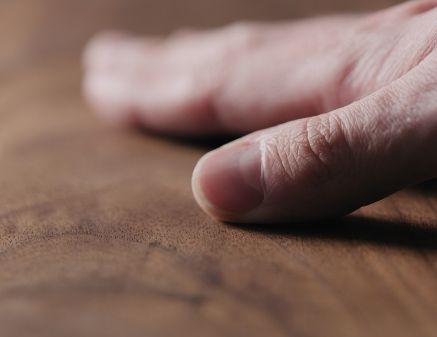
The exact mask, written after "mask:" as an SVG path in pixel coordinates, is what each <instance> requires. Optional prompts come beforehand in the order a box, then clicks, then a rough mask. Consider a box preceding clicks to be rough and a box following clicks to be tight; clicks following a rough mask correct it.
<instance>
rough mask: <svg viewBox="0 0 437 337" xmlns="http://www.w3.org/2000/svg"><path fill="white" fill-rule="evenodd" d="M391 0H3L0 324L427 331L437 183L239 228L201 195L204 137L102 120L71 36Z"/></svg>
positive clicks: (96, 332)
mask: <svg viewBox="0 0 437 337" xmlns="http://www.w3.org/2000/svg"><path fill="white" fill-rule="evenodd" d="M394 2H396V1H377V0H373V1H368V0H361V1H349V0H336V1H323V0H307V1H297V0H294V1H292V0H275V1H271V0H257V1H251V2H247V1H244V0H221V1H214V0H184V1H174V0H173V1H172V0H161V1H158V2H152V1H146V0H145V1H140V0H87V1H82V0H81V1H71V0H18V1H17V0H2V1H0V32H1V33H0V46H1V47H0V164H1V171H0V191H1V193H0V335H1V336H11V337H12V336H17V337H18V336H20V337H21V336H45V337H47V336H49V337H50V336H56V337H63V336H76V337H80V336H105V337H111V336H212V337H214V336H320V337H329V336H333V337H334V336H335V337H338V336H348V337H349V336H381V337H387V336H435V335H436V334H437V320H436V319H435V316H436V312H437V187H436V184H433V183H429V184H427V185H424V186H421V187H417V188H412V189H410V190H406V191H402V192H400V193H398V194H396V195H394V196H392V197H390V198H388V199H386V200H383V201H381V202H379V203H377V204H374V205H372V206H369V207H367V208H364V209H362V210H360V211H359V212H357V213H355V214H353V215H351V216H349V217H347V218H345V219H341V220H336V221H332V222H326V223H321V224H311V225H308V224H302V225H293V226H286V227H268V228H267V227H263V228H257V227H243V226H242V227H237V226H229V225H226V224H222V223H219V222H216V221H214V220H211V219H209V218H208V217H207V216H205V215H204V214H203V213H202V212H201V211H200V210H199V209H198V207H197V206H196V204H195V202H194V200H193V198H192V195H191V189H190V175H191V171H192V169H193V167H194V165H195V163H196V160H197V159H198V158H199V157H200V156H201V155H202V154H203V153H204V152H205V151H206V150H208V146H207V145H205V144H200V143H198V144H196V143H188V142H185V143H184V142H181V141H176V140H171V139H165V138H160V137H157V136H152V135H147V134H143V133H139V132H134V131H131V132H130V131H121V130H113V129H109V128H108V127H106V126H104V125H102V124H101V123H100V122H99V121H96V120H95V119H94V117H93V115H92V114H91V113H90V111H89V110H88V109H87V108H86V106H85V105H84V103H83V102H82V99H81V96H80V78H81V69H80V51H81V49H82V47H83V44H84V43H85V41H86V40H87V39H88V38H89V37H90V36H91V35H92V34H93V33H94V32H96V31H98V30H99V29H101V28H107V27H117V28H123V29H132V30H135V31H137V32H143V33H165V32H168V31H170V30H172V29H173V28H176V27H178V26H187V25H195V26H200V27H205V26H217V25H220V24H224V23H226V22H230V21H233V20H236V19H272V20H276V19H285V18H292V17H301V16H307V15H312V14H315V13H323V12H332V11H347V10H352V9H356V10H370V9H375V8H381V7H384V6H387V5H389V4H391V3H394Z"/></svg>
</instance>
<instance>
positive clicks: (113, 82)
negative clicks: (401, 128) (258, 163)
mask: <svg viewBox="0 0 437 337" xmlns="http://www.w3.org/2000/svg"><path fill="white" fill-rule="evenodd" d="M354 21H355V20H354V18H352V17H333V18H325V19H318V20H309V21H304V22H301V23H296V24H291V25H290V24H276V25H267V24H259V25H249V24H239V25H233V26H230V27H227V28H224V29H218V30H213V31H209V32H197V33H186V34H182V35H180V34H179V35H176V36H172V37H170V38H167V39H152V40H150V39H142V38H141V39H139V38H135V37H132V36H125V35H120V34H117V35H115V36H114V34H111V35H109V36H108V35H101V36H100V37H97V38H95V39H94V40H93V41H92V42H91V43H90V45H89V46H88V48H87V51H86V53H85V68H86V69H85V81H84V91H85V94H86V96H87V97H88V99H89V101H90V102H91V103H92V104H93V106H94V107H96V110H97V111H99V112H100V113H101V114H102V115H103V116H105V117H106V118H109V119H112V120H115V121H116V122H118V123H119V122H131V121H132V120H136V121H139V122H140V123H141V124H143V125H145V126H147V127H149V128H152V129H156V130H159V131H164V132H173V133H175V132H181V133H211V132H223V131H228V132H247V131H251V130H256V129H259V128H263V127H267V126H272V125H275V124H277V123H280V122H284V121H287V120H290V119H295V118H300V117H304V116H310V115H314V114H317V113H320V112H321V111H320V110H324V109H325V107H324V106H323V105H324V104H325V103H324V102H322V101H323V98H322V95H323V91H326V88H330V90H334V89H333V86H334V85H337V83H336V81H337V80H338V77H339V76H341V74H342V72H343V70H344V68H345V67H347V61H346V58H347V55H348V54H349V53H343V51H344V48H343V47H341V48H340V45H341V46H343V44H342V41H343V40H344V39H345V35H348V34H345V32H349V31H350V30H351V29H353V27H352V25H351V23H352V22H354ZM345 27H347V29H345ZM337 47H338V48H337Z"/></svg>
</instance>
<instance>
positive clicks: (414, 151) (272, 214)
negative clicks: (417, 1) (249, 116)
mask: <svg viewBox="0 0 437 337" xmlns="http://www.w3.org/2000/svg"><path fill="white" fill-rule="evenodd" d="M436 74H437V54H436V53H435V52H434V53H433V54H431V55H429V56H428V57H427V58H426V59H425V61H423V62H422V63H421V64H420V65H419V66H417V67H416V68H415V69H413V70H412V71H410V72H409V73H408V74H406V75H405V76H403V77H402V78H400V79H398V80H397V81H395V82H393V83H392V84H390V85H389V86H386V87H384V88H382V89H381V90H379V91H377V92H376V93H374V94H372V95H370V96H368V97H366V98H364V99H362V100H361V101H358V102H356V103H353V104H351V105H349V106H347V107H344V108H341V109H339V110H336V111H333V112H330V113H327V114H323V115H320V116H317V117H312V118H307V119H303V120H298V121H294V122H289V123H286V124H284V125H281V126H278V127H275V128H271V129H267V130H264V131H259V132H257V133H254V134H251V135H249V136H247V137H245V138H242V139H240V140H237V141H235V142H233V143H231V144H228V145H226V146H224V147H222V148H220V149H218V150H216V151H213V152H212V153H210V154H208V155H206V156H205V157H204V158H203V159H202V160H201V161H200V162H199V163H198V165H197V167H196V169H195V172H194V174H193V190H194V193H195V196H196V199H197V201H198V203H199V204H200V205H201V207H202V208H203V209H204V210H205V211H206V212H208V213H209V214H211V215H213V216H215V217H217V218H219V219H221V220H225V221H237V222H248V223H279V222H289V221H302V220H314V219H320V218H325V217H331V216H337V215H343V214H347V213H349V212H351V211H353V210H355V209H357V208H359V207H360V206H363V205H366V204H368V203H370V202H373V201H376V200H378V199H380V198H382V197H384V196H386V195H388V194H390V193H392V192H394V191H396V190H398V189H400V188H402V187H405V186H407V185H410V184H413V183H417V182H419V181H422V180H426V179H429V178H432V177H435V176H437V155H436V154H435V144H436V142H437V99H436V98H437V76H436Z"/></svg>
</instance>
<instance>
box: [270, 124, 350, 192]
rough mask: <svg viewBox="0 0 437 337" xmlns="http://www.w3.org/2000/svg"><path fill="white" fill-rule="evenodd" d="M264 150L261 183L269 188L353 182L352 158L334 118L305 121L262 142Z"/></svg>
mask: <svg viewBox="0 0 437 337" xmlns="http://www.w3.org/2000/svg"><path fill="white" fill-rule="evenodd" d="M263 146H264V150H263V151H262V152H263V154H264V155H263V159H264V160H263V170H262V171H263V172H264V173H265V175H264V177H263V181H264V185H267V186H268V187H269V188H275V186H274V184H272V181H280V182H281V183H285V185H291V184H293V183H295V182H297V181H299V183H300V184H302V185H304V186H307V187H311V188H317V187H321V186H322V185H325V184H327V183H330V182H332V181H335V182H337V183H339V182H340V183H341V182H343V181H345V182H346V181H347V180H349V179H352V178H353V177H352V175H353V174H354V171H355V170H354V168H355V161H354V156H353V154H352V150H351V148H350V145H349V143H348V141H347V136H346V134H345V132H344V126H343V122H342V121H340V119H339V118H338V117H337V116H329V117H328V116H323V117H313V118H310V119H307V120H305V121H303V122H302V123H299V124H298V125H296V127H293V129H292V130H290V129H289V130H286V131H281V132H280V133H279V134H278V135H276V136H275V137H273V138H269V139H268V140H265V141H264V142H263ZM267 173H268V175H267ZM272 185H273V186H272ZM276 188H277V189H280V188H282V187H280V186H276ZM267 192H269V191H267Z"/></svg>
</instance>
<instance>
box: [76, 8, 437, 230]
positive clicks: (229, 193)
mask: <svg viewBox="0 0 437 337" xmlns="http://www.w3.org/2000/svg"><path fill="white" fill-rule="evenodd" d="M436 45H437V1H431V0H426V1H424V0H420V1H409V2H406V3H404V4H401V5H398V6H396V7H393V8H390V9H387V10H384V11H380V12H377V13H371V14H365V15H349V16H333V17H325V18H316V19H308V20H302V21H297V22H290V23H239V24H233V25H231V26H228V27H224V28H220V29H214V30H210V31H184V32H177V33H175V34H172V35H170V36H168V37H137V36H132V35H128V34H126V33H119V32H111V33H102V34H99V35H98V36H96V37H95V38H94V39H93V40H92V41H91V42H90V44H89V45H88V47H87V49H86V51H85V55H84V63H85V79H84V92H85V95H86V97H87V99H88V101H89V102H90V104H91V105H92V106H93V107H94V109H95V111H96V112H97V113H98V114H99V115H100V116H101V117H103V118H104V119H106V120H108V121H110V122H112V123H115V124H117V125H120V124H122V125H131V124H135V125H140V126H142V127H145V128H147V129H150V130H154V131H159V132H161V133H168V134H177V135H194V136H197V135H199V136H208V135H212V134H214V135H216V134H226V133H237V134H241V135H242V136H243V137H242V138H240V139H238V140H236V141H234V142H232V143H229V144H226V145H224V146H223V147H221V148H219V149H217V150H214V151H212V152H211V153H208V154H207V155H206V156H205V157H203V158H202V159H201V160H200V161H199V163H198V165H197V166H196V169H195V170H194V173H193V192H194V195H195V197H196V200H197V202H198V203H199V205H200V206H201V207H202V208H203V209H204V210H205V211H206V212H207V213H209V214H210V215H212V216H214V217H216V218H218V219H220V220H224V221H231V222H244V223H289V222H293V221H307V220H316V219H321V218H326V217H332V216H340V215H344V214H347V213H349V212H351V211H353V210H355V209H357V208H359V207H361V206H363V205H366V204H368V203H371V202H374V201H376V200H378V199H380V198H382V197H384V196H386V195H388V194H390V193H393V192H395V191H397V190H399V189H401V188H403V187H405V186H408V185H411V184H415V183H417V182H420V181H424V180H426V179H430V178H434V177H436V176H437V154H436V153H435V147H434V144H436V143H437V51H436Z"/></svg>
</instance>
